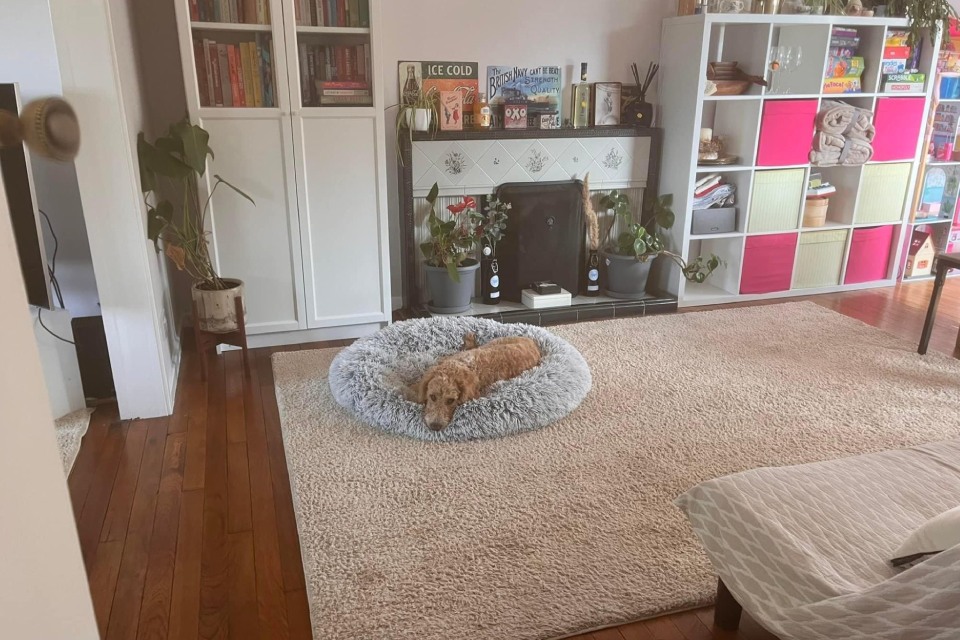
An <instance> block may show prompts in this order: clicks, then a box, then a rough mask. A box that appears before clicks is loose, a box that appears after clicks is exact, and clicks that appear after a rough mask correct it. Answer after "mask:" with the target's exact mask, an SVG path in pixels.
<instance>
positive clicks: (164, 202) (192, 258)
mask: <svg viewBox="0 0 960 640" xmlns="http://www.w3.org/2000/svg"><path fill="white" fill-rule="evenodd" d="M209 141H210V134H209V133H207V131H205V130H204V129H203V128H202V127H200V126H198V125H195V124H192V123H190V121H189V120H187V119H186V118H184V119H183V120H181V121H180V122H177V123H174V124H172V125H171V126H170V128H169V129H168V130H167V132H166V133H165V134H164V135H162V136H160V137H159V138H157V139H156V140H154V141H153V142H152V143H150V142H147V139H146V136H145V135H144V134H143V132H141V133H140V135H139V136H137V156H138V158H139V161H140V188H141V190H142V191H143V197H144V202H145V204H146V207H147V237H148V238H149V239H150V240H152V241H153V244H154V247H156V249H157V251H160V250H162V251H163V252H164V254H166V256H167V257H168V258H169V259H170V261H171V262H173V264H174V265H176V267H177V269H179V270H181V271H185V272H186V273H187V274H189V276H190V277H191V278H192V279H193V289H192V297H193V301H194V303H195V306H196V308H197V316H198V317H197V318H196V319H195V320H196V322H199V323H200V328H201V329H203V330H204V331H213V332H217V333H224V332H228V331H233V330H235V329H236V328H237V324H238V319H237V317H236V306H235V302H234V300H235V299H236V298H237V297H242V295H243V282H241V281H240V280H236V279H231V278H224V277H222V276H220V274H219V273H217V270H216V268H215V267H214V264H213V261H212V260H211V259H210V247H209V245H208V231H207V230H206V225H207V212H208V211H209V209H210V202H211V200H212V199H213V195H214V193H216V192H217V189H219V188H220V186H221V185H223V186H226V187H228V188H229V189H232V190H233V191H234V192H236V193H238V194H239V195H241V196H242V197H243V198H245V199H246V200H248V201H249V202H250V203H251V204H254V202H253V199H252V198H251V197H250V196H248V195H247V194H245V193H244V192H243V191H241V190H240V189H238V188H237V187H235V186H234V185H232V184H230V183H229V182H227V181H226V180H224V179H223V178H222V177H220V176H219V175H215V176H214V177H213V185H212V187H211V188H210V193H209V194H208V195H207V197H206V198H205V199H203V202H201V198H200V192H199V189H198V186H197V181H198V180H199V179H200V178H203V176H204V175H205V173H206V170H207V156H209V157H211V158H213V157H214V156H213V149H211V148H210V144H209ZM168 194H169V195H172V194H176V195H175V196H173V198H174V199H173V200H171V199H168V197H167V195H168Z"/></svg>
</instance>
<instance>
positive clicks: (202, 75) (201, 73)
mask: <svg viewBox="0 0 960 640" xmlns="http://www.w3.org/2000/svg"><path fill="white" fill-rule="evenodd" d="M204 58H205V56H204V54H203V43H202V42H200V41H199V40H194V41H193V66H194V68H195V69H196V73H197V91H198V93H199V94H200V106H202V107H207V106H209V105H210V94H209V92H207V70H206V69H205V68H204Z"/></svg>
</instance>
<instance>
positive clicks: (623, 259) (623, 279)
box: [603, 251, 655, 300]
mask: <svg viewBox="0 0 960 640" xmlns="http://www.w3.org/2000/svg"><path fill="white" fill-rule="evenodd" d="M654 259H655V256H650V257H649V258H648V259H647V261H646V262H641V261H640V260H637V259H636V258H634V257H633V256H621V255H617V254H615V253H607V252H606V251H604V252H603V262H604V264H606V265H607V288H606V290H605V291H604V294H606V295H608V296H610V297H611V298H620V299H624V300H639V299H640V298H643V297H644V296H645V295H646V292H647V277H648V276H649V275H650V267H651V266H652V265H653V261H654Z"/></svg>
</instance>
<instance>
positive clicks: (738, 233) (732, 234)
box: [690, 231, 743, 242]
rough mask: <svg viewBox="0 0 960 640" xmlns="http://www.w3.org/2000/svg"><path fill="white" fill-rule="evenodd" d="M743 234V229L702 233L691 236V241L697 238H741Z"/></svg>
mask: <svg viewBox="0 0 960 640" xmlns="http://www.w3.org/2000/svg"><path fill="white" fill-rule="evenodd" d="M742 235H743V231H728V232H727V233H702V234H700V235H692V236H690V241H691V242H694V241H696V240H720V239H721V238H739V237H741V236H742Z"/></svg>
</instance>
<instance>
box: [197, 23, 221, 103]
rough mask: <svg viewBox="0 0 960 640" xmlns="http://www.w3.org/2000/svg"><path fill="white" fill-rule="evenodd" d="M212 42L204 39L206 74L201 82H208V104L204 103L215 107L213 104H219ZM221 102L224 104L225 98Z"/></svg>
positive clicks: (204, 66) (204, 69)
mask: <svg viewBox="0 0 960 640" xmlns="http://www.w3.org/2000/svg"><path fill="white" fill-rule="evenodd" d="M211 42H212V41H211V40H209V39H204V40H203V72H204V76H203V79H202V80H200V82H206V84H207V104H206V105H204V106H207V107H213V106H216V105H217V95H216V91H215V89H216V88H215V86H214V83H213V74H214V68H213V64H211V57H210V44H211ZM220 103H221V104H222V103H223V100H220Z"/></svg>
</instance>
